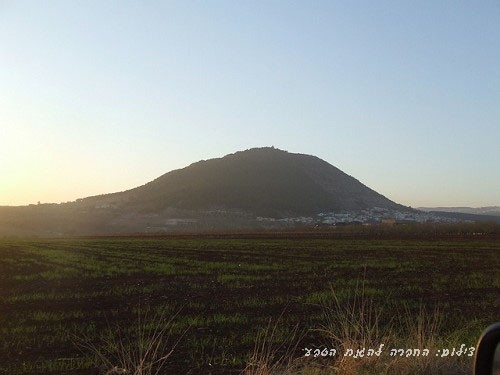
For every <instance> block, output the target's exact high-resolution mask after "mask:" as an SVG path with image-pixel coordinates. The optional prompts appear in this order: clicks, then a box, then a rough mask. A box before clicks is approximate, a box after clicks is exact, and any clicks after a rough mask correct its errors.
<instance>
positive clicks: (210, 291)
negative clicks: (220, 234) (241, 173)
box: [0, 238, 500, 374]
mask: <svg viewBox="0 0 500 375" xmlns="http://www.w3.org/2000/svg"><path fill="white" fill-rule="evenodd" d="M499 250H500V243H499V242H498V240H495V239H489V238H480V239H474V240H464V239H446V240H443V239H436V240H421V239H420V240H410V239H409V240H404V241H402V240H399V239H384V240H369V239H345V240H344V239H317V238H295V239H285V238H284V239H261V238H255V239H245V238H241V239H218V238H186V239H159V238H111V239H100V238H95V239H92V238H88V239H46V240H45V239H37V240H21V239H3V240H0V298H1V301H2V303H1V305H0V335H1V337H2V340H1V341H0V342H1V343H0V373H1V372H5V373H9V374H18V373H19V374H21V373H37V372H38V373H47V374H50V373H54V374H55V373H78V371H82V373H88V372H89V369H90V368H91V367H93V366H98V365H99V363H96V362H95V361H96V359H95V356H94V355H93V354H92V353H88V352H84V353H82V352H80V351H79V350H78V348H77V347H76V346H75V345H74V342H73V341H72V337H74V335H75V334H81V335H85V336H86V337H89V338H91V339H92V340H99V338H100V337H102V334H103V333H104V332H106V330H107V328H108V327H109V324H113V325H114V324H116V325H119V326H120V327H123V332H125V333H126V332H130V334H131V335H133V330H132V329H131V327H133V326H134V324H135V322H136V320H137V319H136V317H137V312H138V309H140V308H141V306H142V307H143V308H144V307H147V308H148V309H150V311H152V312H160V311H163V312H166V314H167V315H169V316H170V315H174V314H175V313H176V312H177V311H179V310H180V311H181V313H179V314H178V315H176V318H175V319H174V320H173V321H172V322H171V325H170V331H169V332H170V335H171V339H172V340H174V341H176V340H177V339H179V338H181V337H182V339H181V340H180V341H179V344H178V345H177V346H176V348H175V350H174V352H173V353H172V355H171V356H170V357H169V358H168V364H166V366H167V367H165V368H167V369H169V368H170V370H171V371H172V372H173V373H179V372H180V373H184V372H187V371H188V370H191V371H192V373H200V374H201V373H206V372H207V371H212V372H213V373H222V374H224V373H227V374H230V373H235V372H238V371H241V370H243V369H245V367H246V365H247V364H248V363H249V360H250V358H251V357H252V355H253V354H255V351H254V350H255V340H256V339H257V338H258V337H261V336H262V335H261V336H259V332H262V330H265V329H266V328H269V319H272V321H273V322H275V321H276V319H278V317H279V316H280V315H282V313H283V311H284V310H286V313H285V314H283V315H282V317H281V319H280V326H279V328H276V329H275V330H274V334H273V335H272V338H271V336H270V335H268V336H267V337H266V338H265V341H267V342H268V344H269V345H270V347H271V348H275V347H278V352H279V347H280V345H281V344H283V343H282V342H281V344H280V340H281V341H282V340H285V339H286V338H287V337H289V334H290V332H291V331H292V330H293V329H294V327H296V325H297V324H298V326H299V328H300V332H305V333H304V335H303V336H301V337H302V338H301V341H300V343H299V344H298V346H297V348H296V349H297V351H296V352H294V353H293V354H292V356H293V358H294V359H297V360H300V359H303V358H302V357H303V354H304V353H303V351H301V349H302V348H303V347H306V346H311V345H315V346H319V345H322V343H324V337H323V336H322V335H321V334H320V333H319V332H318V331H315V329H317V328H319V327H322V326H323V325H324V324H325V315H324V306H325V304H328V303H331V302H332V288H333V289H334V290H335V295H336V298H337V300H338V301H339V303H340V304H341V305H343V306H349V304H352V303H353V301H354V296H355V291H356V288H357V287H358V286H359V282H360V280H363V281H364V295H365V297H366V298H368V299H370V300H371V301H373V304H374V308H381V307H383V313H382V314H381V316H380V323H381V327H384V326H385V325H386V324H388V322H390V321H391V319H392V320H394V318H395V317H399V316H413V317H418V316H419V314H420V308H421V307H422V306H425V308H426V309H427V311H433V309H434V308H435V307H436V306H439V308H440V313H441V314H443V315H444V316H446V319H445V321H443V322H442V324H441V326H440V331H439V332H440V333H439V335H440V337H442V340H444V342H443V343H442V344H443V345H451V344H458V343H466V344H468V345H469V344H470V345H473V344H475V340H476V339H477V337H478V336H479V334H480V332H481V330H482V329H483V328H484V326H486V325H487V324H489V323H490V322H492V321H494V320H495V319H498V316H497V315H496V314H495V313H496V310H495V308H494V306H495V301H496V300H497V298H498V294H499V293H500V271H499V270H500V261H499V259H498V253H499ZM403 306H406V307H405V308H406V310H402V307H403ZM152 324H153V326H147V328H148V329H150V330H154V329H155V327H154V324H155V323H154V322H153V323H152ZM396 326H397V327H399V328H401V330H402V329H403V328H402V327H403V326H404V322H401V321H400V322H398V323H397V324H396ZM186 329H188V330H187V331H186ZM269 329H270V328H269ZM125 335H128V334H125ZM266 348H267V347H266ZM266 350H268V349H266ZM282 354H283V353H280V352H279V353H278V357H277V358H281V355H282ZM254 359H255V358H254ZM294 363H295V362H294ZM320 364H321V361H317V365H318V366H319V365H320ZM247 370H248V369H247Z"/></svg>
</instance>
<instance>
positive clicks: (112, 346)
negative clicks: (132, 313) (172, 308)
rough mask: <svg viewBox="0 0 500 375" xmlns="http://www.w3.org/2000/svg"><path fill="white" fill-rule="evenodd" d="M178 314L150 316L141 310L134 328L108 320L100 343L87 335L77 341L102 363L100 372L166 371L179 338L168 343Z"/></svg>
mask: <svg viewBox="0 0 500 375" xmlns="http://www.w3.org/2000/svg"><path fill="white" fill-rule="evenodd" d="M178 314H179V313H176V314H174V315H173V316H171V317H170V318H168V317H167V316H166V313H165V312H161V313H155V314H153V315H151V314H150V312H149V311H148V310H145V311H142V310H140V309H139V310H138V312H137V322H136V325H135V326H134V327H133V329H130V328H129V329H127V328H126V327H120V326H111V325H110V324H109V323H108V328H107V329H106V330H105V331H104V332H103V334H102V336H101V337H100V344H95V343H94V340H93V339H92V338H91V337H88V336H87V335H79V336H78V337H77V338H76V339H75V344H76V345H77V346H78V347H79V348H80V349H81V350H82V351H83V352H87V353H90V354H93V355H94V356H95V357H96V360H98V361H99V362H100V363H102V365H101V366H100V367H99V368H98V369H96V373H97V374H106V375H108V374H109V375H112V374H113V375H114V374H133V375H150V374H164V372H163V371H162V370H163V369H164V367H165V366H166V365H167V364H168V360H169V358H170V356H171V355H172V353H173V351H174V349H175V347H176V346H177V344H178V343H179V341H180V339H179V340H177V341H176V342H174V343H172V344H171V343H169V338H170V337H171V329H172V323H173V320H174V319H175V317H176V316H177V315H178Z"/></svg>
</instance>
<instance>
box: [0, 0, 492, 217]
mask: <svg viewBox="0 0 500 375" xmlns="http://www.w3.org/2000/svg"><path fill="white" fill-rule="evenodd" d="M499 20H500V2H499V1H493V0H492V1H487V0H485V1H480V2H465V1H426V2H420V1H416V2H394V1H393V2H385V1H362V2H351V1H344V2H339V1H315V2H308V1H286V2H285V1H262V2H258V1H246V2H242V1H204V2H202V1H168V2H166V1H149V2H137V1H134V2H132V1H119V2H111V1H109V2H102V1H80V2H76V1H50V2H40V1H22V0H20V1H17V0H16V1H9V0H7V1H1V0H0V205H26V204H33V203H37V202H42V203H48V202H56V203H58V202H65V201H71V200H75V199H77V198H82V197H86V196H90V195H97V194H103V193H111V192H116V191H122V190H126V189H130V188H133V187H136V186H139V185H142V184H144V183H146V182H148V181H151V180H152V179H154V178H156V177H158V176H160V175H162V174H164V173H166V172H168V171H170V170H173V169H177V168H182V167H185V166H187V165H189V164H191V163H193V162H196V161H198V160H200V159H209V158H214V157H221V156H224V155H226V154H229V153H233V152H236V151H239V150H245V149H248V148H252V147H260V146H274V147H277V148H280V149H283V150H287V151H289V152H296V153H304V154H312V155H315V156H318V157H320V158H321V159H323V160H325V161H327V162H329V163H330V164H332V165H334V166H336V167H337V168H339V169H341V170H343V171H344V172H346V173H347V174H349V175H352V176H353V177H355V178H356V179H358V180H360V181H361V182H362V183H364V184H365V185H367V186H369V187H370V188H372V189H374V190H376V191H377V192H379V193H381V194H383V195H385V196H386V197H388V198H389V199H391V200H394V201H396V202H398V203H401V204H404V205H409V206H413V207H418V206H474V207H478V206H490V205H500V173H499V171H500V168H499V166H500V63H499V62H500V22H499Z"/></svg>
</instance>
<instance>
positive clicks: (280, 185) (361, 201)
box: [94, 147, 404, 217]
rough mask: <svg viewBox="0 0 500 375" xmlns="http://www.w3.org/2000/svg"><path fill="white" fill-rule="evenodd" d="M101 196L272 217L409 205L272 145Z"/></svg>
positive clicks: (152, 208) (139, 204) (155, 207)
mask: <svg viewBox="0 0 500 375" xmlns="http://www.w3.org/2000/svg"><path fill="white" fill-rule="evenodd" d="M102 198H105V200H107V201H114V202H116V203H117V204H121V205H123V206H126V207H129V208H132V209H134V210H136V211H141V212H158V211H161V210H164V209H166V208H168V207H174V208H177V209H185V210H234V211H244V212H248V213H250V214H254V215H258V216H271V217H286V216H291V215H295V216H297V215H313V214H318V213H321V212H331V211H354V210H361V209H367V208H373V207H381V208H388V209H404V207H403V206H401V205H398V204H396V203H394V202H392V201H390V200H389V199H387V198H386V197H384V196H382V195H380V194H379V193H377V192H375V191H373V190H372V189H370V188H368V187H366V186H365V185H363V184H362V183H360V182H359V181H358V180H356V179H355V178H353V177H351V176H349V175H347V174H345V173H344V172H342V171H341V170H339V169H338V168H335V167H334V166H332V165H330V164H328V163H327V162H325V161H323V160H321V159H319V158H317V157H315V156H311V155H304V154H295V153H289V152H286V151H282V150H279V149H275V148H272V147H265V148H254V149H250V150H246V151H240V152H236V153H234V154H230V155H226V156H224V157H222V158H217V159H211V160H207V161H200V162H197V163H194V164H191V165H190V166H188V167H186V168H183V169H178V170H175V171H172V172H168V173H166V174H164V175H163V176H161V177H159V178H157V179H155V180H154V181H151V182H150V183H147V184H145V185H143V186H140V187H137V188H135V189H132V190H129V191H125V192H122V193H117V194H114V195H110V196H109V195H108V196H105V197H102ZM94 199H96V201H99V200H100V199H99V197H94Z"/></svg>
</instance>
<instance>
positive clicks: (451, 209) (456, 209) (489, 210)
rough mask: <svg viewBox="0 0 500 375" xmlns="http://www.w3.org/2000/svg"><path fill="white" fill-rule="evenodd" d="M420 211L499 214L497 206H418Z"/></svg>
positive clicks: (499, 208) (499, 210)
mask: <svg viewBox="0 0 500 375" xmlns="http://www.w3.org/2000/svg"><path fill="white" fill-rule="evenodd" d="M418 209H419V210H421V211H427V212H431V211H433V212H457V213H462V214H472V215H487V216H500V207H499V206H488V207H475V208H474V207H419V208H418Z"/></svg>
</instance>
